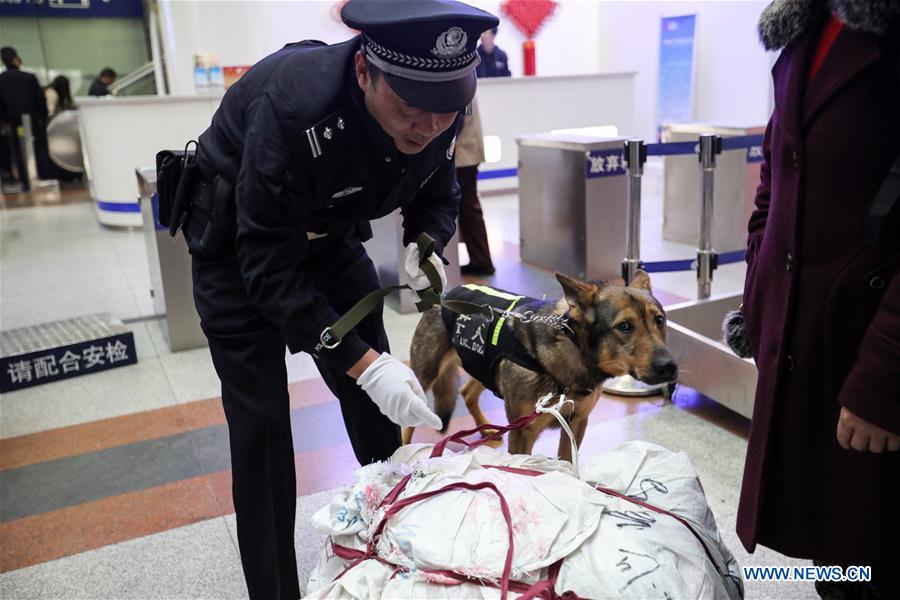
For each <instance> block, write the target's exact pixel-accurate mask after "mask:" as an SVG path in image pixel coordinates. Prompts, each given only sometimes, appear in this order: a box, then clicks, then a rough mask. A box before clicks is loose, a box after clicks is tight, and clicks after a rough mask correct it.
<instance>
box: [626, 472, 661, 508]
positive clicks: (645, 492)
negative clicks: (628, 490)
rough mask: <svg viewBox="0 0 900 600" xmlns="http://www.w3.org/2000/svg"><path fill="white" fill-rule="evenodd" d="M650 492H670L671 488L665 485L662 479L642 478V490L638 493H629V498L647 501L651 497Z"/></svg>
mask: <svg viewBox="0 0 900 600" xmlns="http://www.w3.org/2000/svg"><path fill="white" fill-rule="evenodd" d="M650 492H657V493H659V494H668V493H669V488H667V487H666V486H665V484H663V483H662V482H660V481H657V480H655V479H650V478H644V479H641V491H640V492H638V493H637V494H632V495H629V496H628V497H629V498H634V499H635V500H640V501H641V502H646V501H647V500H648V499H649V496H650Z"/></svg>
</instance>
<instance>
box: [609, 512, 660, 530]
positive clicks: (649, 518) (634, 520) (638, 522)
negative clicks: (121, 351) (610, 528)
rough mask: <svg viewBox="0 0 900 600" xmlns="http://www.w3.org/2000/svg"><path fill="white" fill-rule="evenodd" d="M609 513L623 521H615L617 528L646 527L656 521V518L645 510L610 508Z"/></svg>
mask: <svg viewBox="0 0 900 600" xmlns="http://www.w3.org/2000/svg"><path fill="white" fill-rule="evenodd" d="M609 515H610V516H612V517H615V518H617V519H622V520H623V521H625V523H616V527H619V528H622V527H634V528H635V529H647V528H649V527H650V526H651V525H653V524H654V523H656V519H654V518H653V515H651V514H650V513H649V512H647V511H645V510H640V511H638V510H626V511H620V510H611V511H609Z"/></svg>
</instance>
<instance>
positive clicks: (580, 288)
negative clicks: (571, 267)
mask: <svg viewBox="0 0 900 600" xmlns="http://www.w3.org/2000/svg"><path fill="white" fill-rule="evenodd" d="M556 280H557V281H559V284H560V285H561V286H562V289H563V293H564V294H565V295H566V302H568V303H569V306H571V307H572V308H575V307H577V306H591V305H592V304H593V303H594V298H595V297H596V294H597V286H595V285H592V284H590V283H587V282H584V281H580V280H578V279H575V278H574V277H569V276H568V275H563V274H562V273H557V274H556Z"/></svg>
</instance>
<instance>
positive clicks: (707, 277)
mask: <svg viewBox="0 0 900 600" xmlns="http://www.w3.org/2000/svg"><path fill="white" fill-rule="evenodd" d="M721 152H722V138H721V137H720V136H718V135H715V134H712V133H704V134H702V135H701V136H700V153H699V159H700V202H701V204H700V244H699V247H698V248H697V298H698V299H700V300H703V299H706V298H709V296H710V293H711V288H712V278H713V271H715V270H716V267H718V253H717V252H716V251H715V250H713V249H712V244H711V241H710V240H711V237H712V220H713V178H714V176H715V173H716V155H718V154H721Z"/></svg>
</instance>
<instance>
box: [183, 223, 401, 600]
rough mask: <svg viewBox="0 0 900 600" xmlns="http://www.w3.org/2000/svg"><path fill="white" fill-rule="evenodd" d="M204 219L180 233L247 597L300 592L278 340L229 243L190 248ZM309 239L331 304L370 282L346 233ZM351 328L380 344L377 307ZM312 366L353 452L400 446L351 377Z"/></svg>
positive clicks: (368, 268) (349, 298) (368, 266)
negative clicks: (218, 407) (226, 448)
mask: <svg viewBox="0 0 900 600" xmlns="http://www.w3.org/2000/svg"><path fill="white" fill-rule="evenodd" d="M204 225H205V223H203V222H202V221H201V220H199V219H194V218H192V219H190V221H189V223H188V226H187V231H186V238H187V239H188V244H189V246H190V247H191V254H192V256H193V278H194V301H195V303H196V306H197V311H198V312H199V314H200V319H201V324H202V326H203V331H204V333H205V334H206V337H207V339H208V340H209V350H210V354H211V355H212V359H213V364H214V365H215V368H216V372H217V373H218V375H219V378H220V379H221V380H222V403H223V405H224V408H225V416H226V420H227V422H228V432H229V439H230V446H231V464H232V480H233V481H232V495H233V498H234V507H235V512H236V516H237V530H238V545H239V547H240V554H241V564H242V565H243V569H244V577H245V579H246V581H247V589H248V591H249V594H250V597H251V598H254V599H256V598H264V599H270V598H284V599H291V600H293V599H296V598H298V597H299V595H300V590H299V583H298V577H297V563H296V556H295V552H294V520H295V512H296V497H297V489H296V475H295V470H294V448H293V438H292V432H291V416H290V408H289V399H288V390H287V373H286V367H285V361H284V358H285V356H284V355H285V343H284V340H283V339H282V337H281V335H280V333H279V331H278V329H277V328H276V327H275V326H274V325H273V324H271V323H269V322H268V321H267V320H266V319H265V318H264V317H263V316H262V314H261V313H260V312H259V311H258V310H257V309H256V307H254V306H253V305H252V304H251V302H250V300H249V298H248V297H247V294H246V292H245V290H244V284H243V280H242V279H241V275H240V272H239V270H238V265H237V258H236V256H235V255H234V252H233V251H231V250H228V251H223V252H221V253H218V254H208V253H207V254H204V253H203V252H202V251H200V250H198V245H197V240H199V237H200V235H201V234H202V231H203V226H204ZM310 245H311V254H312V256H311V257H310V261H311V265H313V266H311V269H313V270H314V272H315V276H316V279H317V281H318V282H319V283H318V285H317V289H319V291H320V292H321V293H323V294H325V295H326V297H327V298H328V299H329V302H330V304H331V306H332V307H333V308H334V309H335V310H337V311H338V312H339V313H341V314H343V313H344V312H345V311H346V310H347V309H349V308H350V307H351V306H352V305H353V304H354V303H355V302H356V301H357V300H359V299H360V298H362V297H363V296H364V295H365V294H366V293H368V292H370V291H372V290H373V289H376V288H378V287H379V284H378V276H377V274H376V273H375V269H374V267H373V265H372V261H371V260H370V259H369V257H368V256H367V255H366V253H365V250H364V249H363V246H362V244H361V243H360V242H359V240H358V239H356V238H355V237H354V236H352V235H350V234H347V235H336V236H328V237H326V238H322V239H320V240H314V241H313V242H311V244H310ZM357 332H358V333H359V335H360V336H361V337H362V339H363V340H364V341H366V342H367V343H368V344H369V345H370V346H371V347H372V348H374V349H375V350H377V351H379V352H387V351H388V340H387V335H386V334H385V331H384V324H383V322H382V311H381V309H380V308H379V309H378V310H376V311H373V313H372V314H370V315H369V317H368V318H366V319H365V320H364V321H363V322H362V323H360V325H359V326H358V327H357ZM316 366H317V367H318V369H319V372H320V373H321V374H322V377H323V379H324V380H325V382H326V383H327V384H328V387H329V388H330V389H331V391H332V393H334V395H335V396H336V397H337V398H338V399H339V401H340V405H341V411H342V413H343V418H344V424H345V426H346V429H347V433H348V435H349V437H350V442H351V444H352V445H353V450H354V452H355V453H356V458H357V459H358V460H359V462H360V463H361V464H368V463H370V462H372V461H376V460H383V459H385V458H387V457H389V456H390V455H391V454H392V453H393V452H394V451H395V450H396V449H397V448H398V447H399V446H400V430H399V428H398V427H397V426H396V425H394V424H393V423H391V422H390V421H389V420H388V419H387V418H386V417H385V416H384V415H382V414H381V412H380V411H379V410H378V407H376V406H375V404H374V403H373V402H372V401H371V399H370V398H369V397H368V396H367V395H366V394H365V392H363V391H362V389H361V388H360V387H359V386H357V385H356V382H355V381H354V380H353V379H352V378H350V377H349V376H347V375H346V374H345V373H343V372H338V371H337V370H336V369H333V368H331V367H329V366H328V365H326V364H324V363H321V362H319V361H317V362H316ZM301 426H302V427H317V426H318V424H317V423H302V424H301ZM298 433H300V432H299V431H298Z"/></svg>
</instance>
